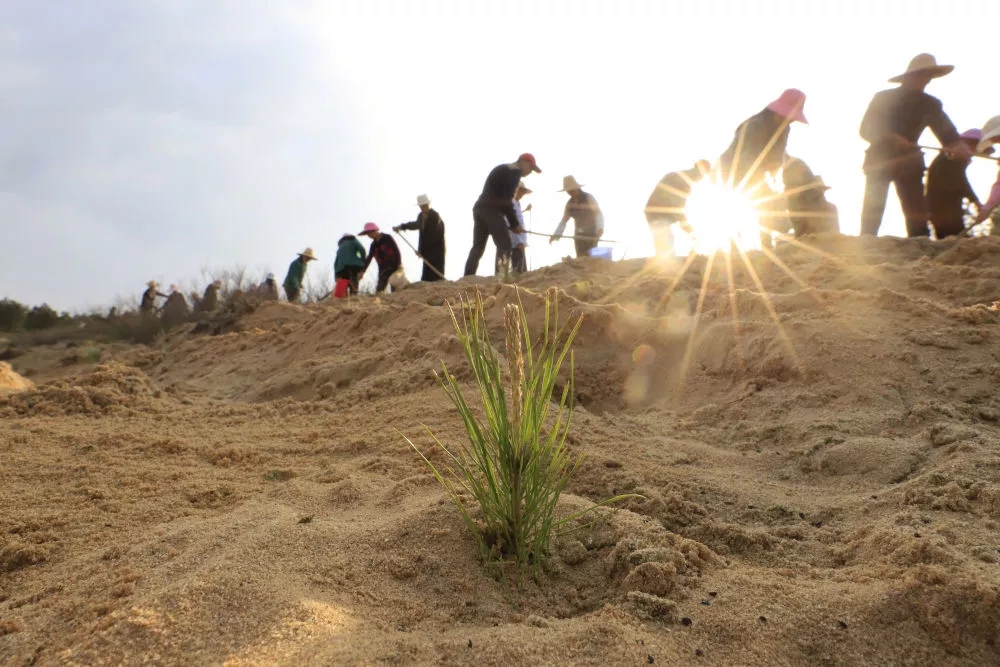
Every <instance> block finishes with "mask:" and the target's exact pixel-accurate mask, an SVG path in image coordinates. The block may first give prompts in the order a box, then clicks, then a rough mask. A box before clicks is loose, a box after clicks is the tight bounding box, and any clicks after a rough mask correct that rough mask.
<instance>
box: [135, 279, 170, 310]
mask: <svg viewBox="0 0 1000 667" xmlns="http://www.w3.org/2000/svg"><path fill="white" fill-rule="evenodd" d="M159 286H160V283H158V282H156V281H155V280H150V281H149V282H148V283H146V291H145V292H143V293H142V301H140V302H139V313H140V314H141V315H143V316H146V317H149V316H152V315H155V314H156V297H162V298H164V299H166V298H169V297H167V295H166V294H163V293H162V292H160V291H158V290H157V288H158V287H159Z"/></svg>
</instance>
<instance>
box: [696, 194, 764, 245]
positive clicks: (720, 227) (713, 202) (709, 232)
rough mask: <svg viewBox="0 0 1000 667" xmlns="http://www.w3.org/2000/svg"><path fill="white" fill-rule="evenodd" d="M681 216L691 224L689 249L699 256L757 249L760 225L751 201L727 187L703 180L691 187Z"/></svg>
mask: <svg viewBox="0 0 1000 667" xmlns="http://www.w3.org/2000/svg"><path fill="white" fill-rule="evenodd" d="M685 215H686V216H687V219H688V222H689V223H690V225H691V231H692V235H691V238H690V239H689V242H690V244H691V249H692V250H693V251H694V252H696V253H698V254H701V255H712V254H714V253H716V252H719V251H723V252H725V251H728V250H729V248H730V241H733V242H735V244H736V247H738V248H740V249H741V250H744V251H747V250H759V249H760V226H759V224H758V214H757V211H756V210H755V208H754V205H753V202H752V201H751V200H750V198H749V197H747V196H746V195H743V194H740V193H738V192H735V191H734V190H732V189H731V188H728V187H725V186H723V185H719V184H716V183H711V182H708V181H707V180H706V181H703V182H701V183H696V184H695V185H694V186H693V187H692V188H691V194H690V196H688V199H687V206H686V207H685Z"/></svg>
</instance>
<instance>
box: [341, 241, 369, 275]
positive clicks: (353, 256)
mask: <svg viewBox="0 0 1000 667" xmlns="http://www.w3.org/2000/svg"><path fill="white" fill-rule="evenodd" d="M367 255H368V252H367V251H366V250H365V247H364V246H363V245H361V241H359V240H358V239H357V238H356V237H354V236H351V235H350V234H344V236H343V237H342V238H341V239H340V241H339V242H338V243H337V257H336V258H335V259H334V260H333V273H334V275H336V274H338V273H340V272H341V271H343V270H344V269H349V268H355V269H363V268H365V257H366V256H367Z"/></svg>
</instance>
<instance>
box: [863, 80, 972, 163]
mask: <svg viewBox="0 0 1000 667" xmlns="http://www.w3.org/2000/svg"><path fill="white" fill-rule="evenodd" d="M928 127H929V128H931V131H932V132H933V133H934V136H935V137H937V140H938V141H940V142H941V145H942V146H947V145H949V144H952V143H954V142H956V141H958V139H959V136H958V130H957V129H955V124H954V123H952V122H951V119H950V118H948V114H946V113H945V112H944V106H943V105H942V104H941V100H939V99H937V98H936V97H932V96H930V95H928V94H927V93H924V92H921V91H918V90H910V89H908V88H903V87H899V88H890V89H889V90H883V91H881V92H879V93H876V94H875V96H874V97H873V98H872V101H871V102H870V103H869V104H868V109H867V110H866V111H865V115H864V118H862V119H861V128H860V131H859V133H860V134H861V138H862V139H864V140H865V141H867V142H868V143H869V144H870V146H869V147H868V150H867V151H865V162H864V169H865V171H866V172H868V171H871V170H873V169H888V170H889V171H890V172H892V171H898V170H918V171H921V172H922V171H923V170H924V157H923V153H922V152H920V149H918V148H916V146H915V145H916V143H917V141H919V140H920V135H921V134H923V132H924V130H925V129H927V128H928ZM893 133H895V134H899V135H901V136H902V137H904V138H905V139H906V140H908V141H910V142H911V143H913V144H914V148H912V149H909V150H907V149H902V150H901V149H899V148H897V147H895V146H893V145H892V144H890V143H889V140H888V136H889V135H890V134H893Z"/></svg>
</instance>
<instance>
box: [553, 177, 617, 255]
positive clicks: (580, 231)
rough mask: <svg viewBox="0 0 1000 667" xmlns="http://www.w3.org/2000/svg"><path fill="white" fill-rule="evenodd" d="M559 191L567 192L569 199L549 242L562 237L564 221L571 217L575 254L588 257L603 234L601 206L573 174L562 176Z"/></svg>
mask: <svg viewBox="0 0 1000 667" xmlns="http://www.w3.org/2000/svg"><path fill="white" fill-rule="evenodd" d="M560 192H565V193H566V194H568V195H569V199H568V200H567V201H566V207H565V209H563V217H562V220H560V221H559V225H558V226H556V231H554V232H552V236H551V237H549V243H553V242H554V241H558V240H559V239H560V238H562V234H563V232H564V231H565V230H566V223H567V222H569V221H570V218H572V219H573V226H574V230H573V235H574V237H575V238H574V239H573V242H574V244H575V245H576V256H577V257H589V256H590V251H591V250H593V249H594V248H596V247H597V241H598V239H600V238H601V237H602V236H604V214H603V213H601V207H600V206H599V205H598V203H597V199H595V198H594V195H592V194H590V193H589V192H584V190H583V186H582V185H580V184H579V183H577V182H576V178H574V177H573V176H565V177H563V188H562V190H560Z"/></svg>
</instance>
